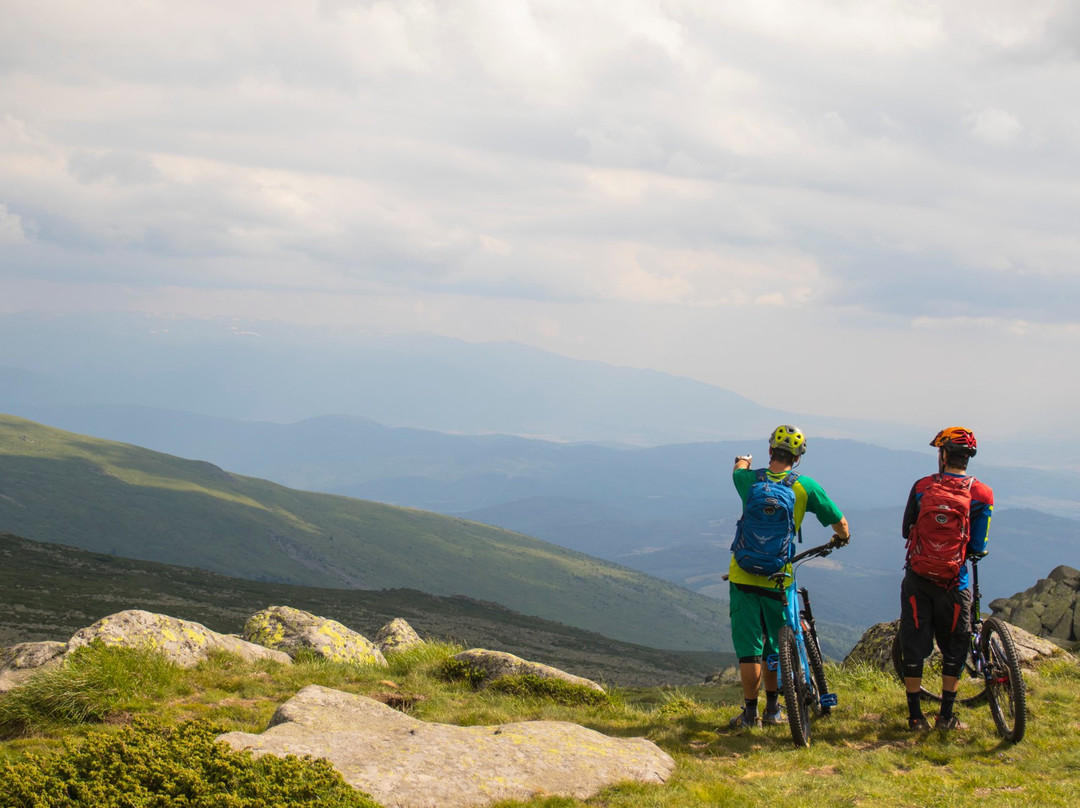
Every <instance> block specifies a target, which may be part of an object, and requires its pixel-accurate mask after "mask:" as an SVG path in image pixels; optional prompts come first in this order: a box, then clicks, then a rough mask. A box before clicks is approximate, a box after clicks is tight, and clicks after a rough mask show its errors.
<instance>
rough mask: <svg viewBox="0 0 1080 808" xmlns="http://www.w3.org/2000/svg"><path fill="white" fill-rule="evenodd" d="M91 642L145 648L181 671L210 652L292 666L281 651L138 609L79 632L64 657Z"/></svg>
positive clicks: (193, 664)
mask: <svg viewBox="0 0 1080 808" xmlns="http://www.w3.org/2000/svg"><path fill="white" fill-rule="evenodd" d="M95 641H100V642H102V643H104V644H105V645H124V646H148V647H150V648H153V649H155V650H157V651H160V652H161V653H162V654H164V655H165V656H166V657H167V658H168V659H170V660H172V661H173V662H175V663H176V664H177V665H180V666H181V667H184V668H191V667H194V666H195V665H197V664H199V663H200V662H201V661H202V660H204V659H206V658H207V657H208V656H209V655H210V652H211V651H225V652H228V653H230V654H236V655H237V656H240V657H241V658H243V659H246V660H255V659H271V660H274V661H275V662H283V663H291V662H292V660H291V659H290V658H289V656H288V654H284V653H282V652H281V651H275V650H272V649H270V648H266V647H264V646H262V645H256V644H255V643H250V642H246V641H245V640H242V639H240V638H239V637H233V636H230V635H227V634H218V633H217V632H216V631H211V630H210V629H208V628H207V627H206V626H204V625H202V624H201V623H194V622H192V621H190V620H180V619H179V618H176V617H168V616H167V615H163V614H154V613H153V612H145V611H142V610H141V609H130V610H128V611H124V612H117V613H116V614H111V615H109V616H108V617H103V618H101V619H100V620H98V621H97V622H96V623H94V624H93V625H91V626H88V627H86V628H84V629H80V630H79V631H77V632H75V634H74V635H73V636H72V637H71V639H70V640H69V641H68V643H67V648H66V651H65V653H71V652H72V651H74V650H75V649H77V648H81V647H82V646H84V645H89V644H90V643H92V642H95Z"/></svg>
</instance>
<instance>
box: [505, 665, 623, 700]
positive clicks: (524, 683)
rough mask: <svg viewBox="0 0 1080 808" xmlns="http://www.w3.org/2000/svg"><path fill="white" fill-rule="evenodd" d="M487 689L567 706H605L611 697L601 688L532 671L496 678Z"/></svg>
mask: <svg viewBox="0 0 1080 808" xmlns="http://www.w3.org/2000/svg"><path fill="white" fill-rule="evenodd" d="M489 690H492V691H494V692H496V693H506V694H508V695H511V696H519V697H520V696H532V697H538V698H544V699H550V700H551V701H554V702H556V703H558V704H564V705H566V706H569V707H576V706H586V707H606V706H608V705H610V704H611V698H610V697H609V696H608V694H607V693H605V692H604V691H603V690H594V689H593V688H591V687H587V686H586V685H579V684H575V683H574V682H567V681H564V680H562V679H546V678H544V677H542V676H537V675H535V674H532V673H526V674H522V675H521V676H505V677H503V678H501V679H496V680H495V681H494V682H492V683H491V686H490V687H489Z"/></svg>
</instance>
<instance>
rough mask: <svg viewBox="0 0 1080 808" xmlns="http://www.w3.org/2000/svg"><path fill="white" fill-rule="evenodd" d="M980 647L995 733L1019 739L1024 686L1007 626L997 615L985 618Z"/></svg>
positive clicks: (1024, 725)
mask: <svg viewBox="0 0 1080 808" xmlns="http://www.w3.org/2000/svg"><path fill="white" fill-rule="evenodd" d="M979 649H980V651H981V652H982V655H983V659H984V660H985V662H986V665H987V680H986V695H987V701H989V703H990V715H991V716H993V718H994V724H995V725H996V726H997V730H998V734H999V735H1001V737H1002V738H1004V739H1005V740H1006V741H1008V742H1009V743H1019V742H1020V741H1021V740H1022V739H1023V737H1024V730H1025V729H1026V728H1027V687H1026V686H1025V684H1024V675H1023V673H1022V672H1021V670H1020V660H1019V658H1018V657H1017V655H1016V644H1015V643H1014V642H1013V638H1012V632H1011V631H1009V627H1008V626H1007V625H1005V624H1004V623H1003V622H1001V621H1000V620H999V619H997V618H996V617H989V618H987V620H986V622H985V623H984V624H983V630H982V634H981V635H980V637H979Z"/></svg>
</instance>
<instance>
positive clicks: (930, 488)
mask: <svg viewBox="0 0 1080 808" xmlns="http://www.w3.org/2000/svg"><path fill="white" fill-rule="evenodd" d="M930 445H931V446H934V447H936V448H937V450H938V473H937V474H932V475H930V476H928V477H923V478H922V479H920V480H916V482H915V485H913V486H912V488H911V493H910V495H909V496H908V501H907V507H906V508H905V509H904V519H903V524H902V526H901V531H902V533H903V536H904V538H905V539H907V540H908V549H907V562H906V564H905V574H904V581H903V583H902V584H901V586H900V646H901V650H902V654H903V668H904V687H905V690H906V691H907V702H908V727H909V728H910V729H913V730H926V729H929V724H928V723H927V720H926V717H925V716H924V715H923V712H922V706H921V704H920V698H919V689H920V687H921V686H922V675H923V662H924V660H925V659H926V657H928V656H929V655H930V652H931V651H932V650H933V645H934V641H935V640H936V641H937V646H938V648H939V649H940V651H941V655H942V665H941V712H940V713H939V714H938V716H937V718H936V720H935V722H934V726H935V727H940V728H942V729H963V728H964V725H963V724H962V723H961V722H960V720H959V719H958V718H957V717H956V715H955V714H954V713H953V705H954V704H955V702H956V691H957V689H958V687H959V684H960V675H961V673H962V672H963V668H964V660H965V659H966V657H967V653H968V647H969V644H970V642H971V608H972V592H971V582H970V580H969V575H968V568H967V564H965V563H964V561H965V560H966V559H967V558H968V557H971V556H980V557H981V556H984V555H986V540H987V534H988V532H989V529H990V516H991V514H992V512H993V510H994V492H993V491H992V490H991V489H990V486H988V485H986V484H985V483H982V482H979V481H978V480H976V479H975V478H974V477H969V476H968V474H967V466H968V460H970V459H971V458H972V457H974V456H975V451H976V447H977V444H976V441H975V435H974V433H972V431H971V430H970V429H966V428H964V427H960V426H954V427H948V428H947V429H943V430H941V431H940V432H938V433H937V435H935V436H934V439H933V440H932V441H930Z"/></svg>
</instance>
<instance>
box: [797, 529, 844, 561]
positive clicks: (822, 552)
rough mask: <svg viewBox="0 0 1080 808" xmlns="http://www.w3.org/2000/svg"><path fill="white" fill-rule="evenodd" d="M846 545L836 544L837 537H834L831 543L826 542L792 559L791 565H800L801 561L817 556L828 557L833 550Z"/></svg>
mask: <svg viewBox="0 0 1080 808" xmlns="http://www.w3.org/2000/svg"><path fill="white" fill-rule="evenodd" d="M849 541H850V539H849ZM844 544H847V542H844ZM844 544H838V543H837V542H836V537H835V536H833V538H831V539H829V541H828V542H826V543H825V544H819V545H818V546H817V547H811V548H810V549H809V550H803V551H802V552H801V553H799V554H798V555H796V556H794V557H793V558H792V559H791V562H790V563H792V564H798V563H799V562H800V561H805V560H806V559H808V558H815V557H817V556H820V557H821V558H824V557H825V556H827V555H828V554H829V553H831V552H832V551H833V550H835V549H837V548H838V547H843V546H844Z"/></svg>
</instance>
